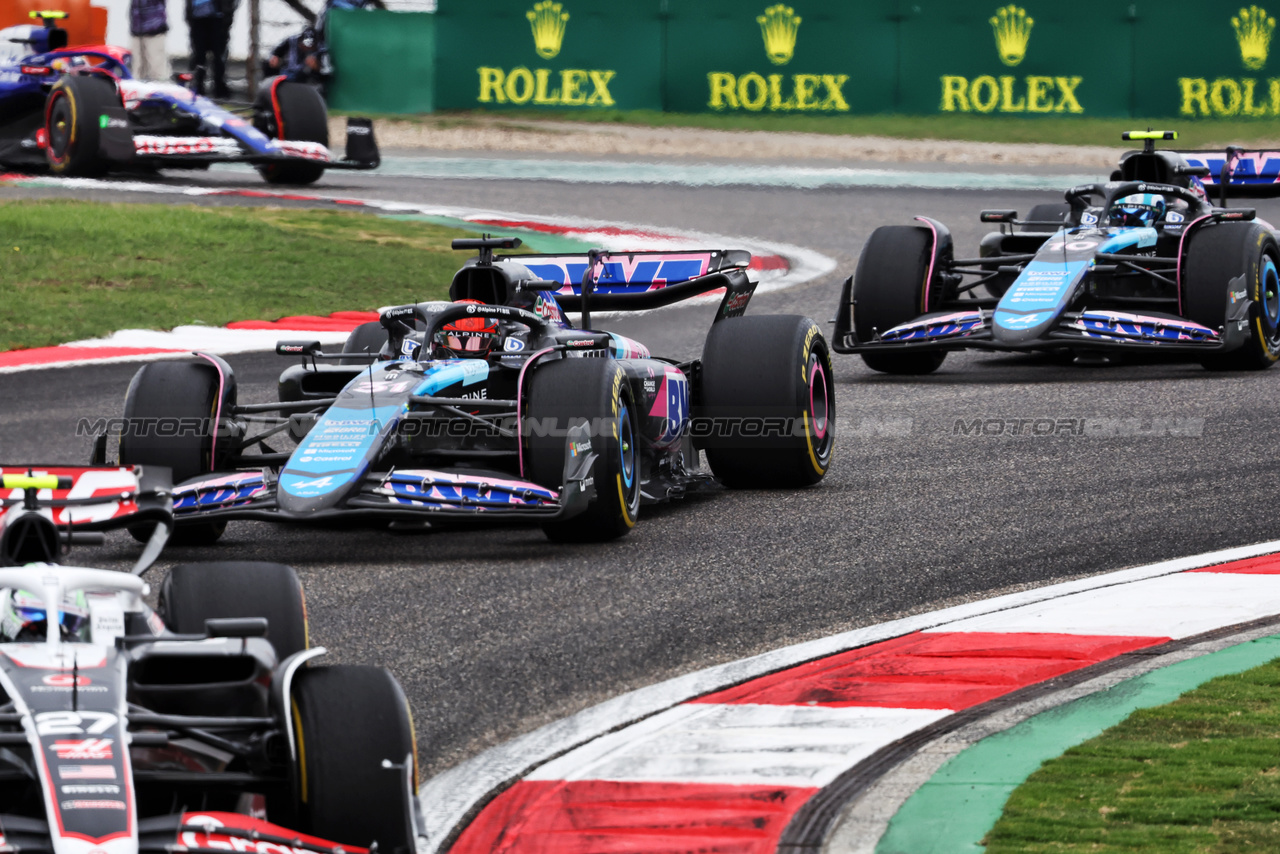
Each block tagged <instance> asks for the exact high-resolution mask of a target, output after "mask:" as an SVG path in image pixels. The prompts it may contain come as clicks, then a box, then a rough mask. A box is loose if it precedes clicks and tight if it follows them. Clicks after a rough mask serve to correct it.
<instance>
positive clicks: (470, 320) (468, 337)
mask: <svg viewBox="0 0 1280 854" xmlns="http://www.w3.org/2000/svg"><path fill="white" fill-rule="evenodd" d="M455 305H484V303H482V302H481V301H480V300H478V299H460V300H458V301H457V302H456V303H455ZM497 340H498V321H497V320H495V319H494V318H492V317H463V318H459V319H458V320H455V321H453V322H452V323H446V324H445V325H444V326H442V327H441V328H440V331H439V332H437V333H436V334H435V339H434V340H433V341H432V344H433V345H434V346H435V350H436V356H437V358H441V359H475V358H484V357H485V356H486V355H488V353H489V351H490V350H492V349H493V346H494V344H496V343H497Z"/></svg>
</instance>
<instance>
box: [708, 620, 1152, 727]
mask: <svg viewBox="0 0 1280 854" xmlns="http://www.w3.org/2000/svg"><path fill="white" fill-rule="evenodd" d="M1168 640H1169V639H1168V638H1151V637H1123V636H1112V635H1103V636H1093V635H1067V634H1048V633H1045V634H1031V633H1026V634H1019V633H1001V632H937V633H932V632H930V633H920V632H918V633H916V634H911V635H906V636H904V637H900V638H894V639H893V640H889V641H884V642H883V643H877V644H872V645H871V646H865V647H862V648H860V649H855V650H850V651H849V652H843V653H840V654H838V655H833V656H831V657H829V658H824V659H821V660H819V661H811V662H809V663H807V664H801V665H799V666H798V667H793V668H790V669H788V670H783V671H781V672H779V673H773V674H770V675H768V676H764V677H761V678H759V679H754V680H752V681H750V682H747V683H744V684H742V685H738V686H736V687H734V688H729V689H727V690H724V691H718V692H716V693H714V694H708V695H706V696H705V697H699V698H698V699H697V700H694V701H692V702H695V703H759V704H763V705H776V706H877V707H880V708H897V709H965V708H968V707H969V706H974V705H977V704H978V703H983V702H986V701H987V700H991V699H994V698H996V697H1000V696H1002V695H1004V694H1008V693H1009V692H1011V691H1016V690H1018V689H1019V688H1024V687H1026V686H1027V685H1034V684H1035V683H1037V682H1043V681H1044V680H1046V679H1052V678H1053V677H1055V676H1061V675H1062V674H1064V673H1070V672H1071V671H1073V670H1078V669H1080V668H1082V667H1088V666H1089V665H1091V664H1096V663H1097V662H1099V661H1106V660H1107V659H1110V658H1115V657H1116V656H1118V655H1123V654H1124V653H1126V652H1132V651H1133V650H1135V649H1143V648H1144V647H1149V646H1155V645H1156V644H1161V643H1165V642H1167V641H1168Z"/></svg>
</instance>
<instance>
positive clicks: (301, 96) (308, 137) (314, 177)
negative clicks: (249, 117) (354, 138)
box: [253, 77, 329, 185]
mask: <svg viewBox="0 0 1280 854" xmlns="http://www.w3.org/2000/svg"><path fill="white" fill-rule="evenodd" d="M253 126H254V127H255V128H257V129H258V130H259V131H261V132H262V133H264V134H266V135H267V136H268V137H270V138H272V139H287V140H292V141H295V142H318V143H321V144H322V145H324V146H326V147H327V146H328V145H329V111H328V108H327V107H326V106H325V103H324V98H323V97H322V96H321V95H320V93H319V92H317V91H316V89H315V87H313V86H308V85H306V84H305V83H294V82H292V81H289V80H285V79H284V78H279V77H277V78H275V79H274V80H270V81H267V83H266V85H264V86H263V87H262V89H261V90H259V92H258V98H257V100H256V102H255V103H254V120H253ZM258 171H259V172H260V173H261V174H262V177H263V178H265V179H266V181H267V183H268V184H296V185H303V184H314V183H315V182H316V181H318V180H320V176H321V175H323V174H324V166H323V165H322V164H319V163H307V162H298V161H289V162H284V163H266V164H263V165H262V166H259V167H258Z"/></svg>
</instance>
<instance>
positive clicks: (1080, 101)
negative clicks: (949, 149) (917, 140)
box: [896, 0, 1133, 117]
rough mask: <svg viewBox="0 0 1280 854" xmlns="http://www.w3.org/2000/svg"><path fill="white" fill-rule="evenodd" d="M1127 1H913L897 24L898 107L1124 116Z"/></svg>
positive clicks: (1128, 61) (1129, 51)
mask: <svg viewBox="0 0 1280 854" xmlns="http://www.w3.org/2000/svg"><path fill="white" fill-rule="evenodd" d="M1130 8H1131V4H1128V3H1118V2H1115V0H1075V2H1073V3H1070V4H1064V3H1056V2H1048V0H1028V2H1023V3H1019V4H1005V5H997V4H996V3H975V2H969V3H956V2H954V0H952V2H948V0H916V2H915V3H914V4H913V8H912V10H911V12H910V13H909V14H908V15H907V16H906V18H905V20H904V21H903V24H902V39H901V42H900V49H901V51H902V65H903V67H904V69H907V71H906V72H905V73H904V74H903V86H902V98H901V100H900V101H899V102H898V104H897V106H896V110H897V112H902V113H913V114H924V115H928V114H930V113H943V114H948V113H950V114H959V113H965V114H970V115H1012V116H1019V117H1025V116H1064V115H1066V116H1072V115H1078V116H1127V115H1130V112H1131V102H1132V99H1133V92H1132V88H1131V86H1130V85H1129V80H1130V78H1131V74H1130V72H1131V70H1132V67H1133V44H1132V38H1131V29H1132V25H1131V21H1130V12H1129V10H1130Z"/></svg>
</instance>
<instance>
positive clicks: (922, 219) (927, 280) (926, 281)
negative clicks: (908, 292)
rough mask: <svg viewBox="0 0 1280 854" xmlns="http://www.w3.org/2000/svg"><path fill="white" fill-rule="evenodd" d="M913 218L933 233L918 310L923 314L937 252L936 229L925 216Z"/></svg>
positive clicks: (926, 308) (927, 299)
mask: <svg viewBox="0 0 1280 854" xmlns="http://www.w3.org/2000/svg"><path fill="white" fill-rule="evenodd" d="M915 219H916V220H917V221H918V222H923V223H924V224H925V225H927V226H929V231H930V233H932V234H933V249H932V250H930V252H929V272H928V273H926V274H925V277H924V305H922V306H920V312H921V313H922V314H924V313H926V312H928V311H929V283H930V282H932V281H933V261H934V258H935V257H936V256H937V254H938V251H937V250H938V229H936V228H934V227H933V223H931V222H929V220H928V219H926V218H925V217H922V216H918V217H916V218H915Z"/></svg>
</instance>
